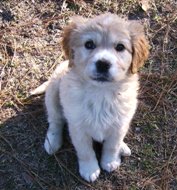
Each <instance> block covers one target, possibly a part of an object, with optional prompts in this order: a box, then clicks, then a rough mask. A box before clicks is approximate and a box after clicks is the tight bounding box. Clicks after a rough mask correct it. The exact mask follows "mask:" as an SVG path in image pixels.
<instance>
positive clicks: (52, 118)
mask: <svg viewBox="0 0 177 190" xmlns="http://www.w3.org/2000/svg"><path fill="white" fill-rule="evenodd" d="M58 85H59V81H57V80H56V81H51V83H50V84H49V86H48V88H47V91H46V95H45V105H46V108H47V113H48V122H49V128H48V131H47V135H46V138H45V143H44V147H45V150H46V152H47V153H48V154H54V153H55V152H56V151H57V150H58V149H59V148H60V147H61V146H62V141H63V138H62V130H63V126H64V119H63V115H62V108H61V105H60V99H59V87H58Z"/></svg>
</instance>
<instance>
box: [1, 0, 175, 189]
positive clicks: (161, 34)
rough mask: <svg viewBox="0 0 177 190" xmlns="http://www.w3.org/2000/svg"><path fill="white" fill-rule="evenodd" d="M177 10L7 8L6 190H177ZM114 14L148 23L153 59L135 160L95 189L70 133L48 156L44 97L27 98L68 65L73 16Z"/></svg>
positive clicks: (92, 4)
mask: <svg viewBox="0 0 177 190" xmlns="http://www.w3.org/2000/svg"><path fill="white" fill-rule="evenodd" d="M176 7H177V4H176V2H175V1H174V0H163V1H159V0H157V1H151V3H150V9H149V10H148V11H147V12H145V11H143V10H142V8H141V3H139V1H136V0H132V1H130V0H126V1H109V0H106V1H103V0H95V1H76V0H70V1H66V0H65V1H54V0H37V1H29V0H26V1H22V0H17V1H12V0H7V1H1V2H0V30H1V31H0V70H1V72H0V74H1V75H0V97H1V98H0V121H1V123H0V143H1V146H0V163H1V164H0V189H14V190H17V189H18V190H19V189H37V190H39V189H49V190H56V189H57V190H58V189H77V190H79V189H82V190H84V189H100V190H104V189H105V190H108V189H115V190H119V189H122V190H126V189H129V190H136V189H147V190H149V189H152V190H155V189H157V190H160V189H162V190H169V189H170V190H171V189H173V190H175V189H177V170H176V168H177V147H176V145H177V140H176V134H177V46H176V40H177V35H176V28H177V12H176ZM108 11H109V12H113V13H116V14H123V15H127V16H128V17H129V18H130V19H141V20H142V22H143V23H144V26H145V29H146V34H147V36H148V38H149V41H150V45H151V55H150V58H149V60H148V62H147V64H146V65H145V67H144V69H143V70H142V71H141V90H140V97H139V99H140V103H139V107H138V110H137V113H136V116H135V118H134V120H133V122H132V128H131V130H130V132H129V134H128V136H127V138H126V142H128V144H129V145H130V147H131V149H132V152H133V154H132V156H131V157H130V158H126V159H124V160H123V164H122V166H121V168H120V170H118V171H116V172H113V173H112V174H107V173H106V172H102V173H101V176H100V178H99V179H98V180H97V181H96V182H95V183H93V184H88V183H87V182H85V181H83V180H82V179H81V178H80V176H79V174H78V166H77V159H76V155H75V151H74V148H73V146H72V145H71V143H70V138H69V136H68V133H67V129H66V131H65V135H64V137H65V144H64V146H63V147H62V149H61V150H60V151H59V152H58V153H57V154H56V155H55V156H51V157H50V156H48V155H47V154H46V153H45V151H44V149H43V140H44V137H45V132H46V128H47V122H46V117H45V110H44V107H43V96H40V97H34V98H30V97H28V96H29V91H30V90H31V89H34V88H35V87H37V86H38V85H39V84H41V83H42V82H43V81H45V80H47V78H48V76H49V75H50V74H51V72H52V71H53V69H54V68H55V66H56V65H57V64H58V63H60V61H61V60H63V59H64V57H63V54H62V52H61V46H60V40H61V32H62V28H63V26H65V24H66V23H67V22H68V20H69V18H70V17H71V16H73V15H75V14H80V15H83V16H85V17H92V16H94V15H98V14H100V13H103V12H108ZM96 149H97V152H98V157H99V156H100V149H101V147H100V146H99V145H96Z"/></svg>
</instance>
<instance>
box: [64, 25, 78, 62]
mask: <svg viewBox="0 0 177 190" xmlns="http://www.w3.org/2000/svg"><path fill="white" fill-rule="evenodd" d="M74 29H76V24H75V23H73V22H71V23H70V24H69V25H68V26H66V27H65V28H64V31H63V35H62V41H61V44H62V49H63V51H64V53H65V56H66V59H70V58H71V48H70V37H71V33H72V31H73V30H74Z"/></svg>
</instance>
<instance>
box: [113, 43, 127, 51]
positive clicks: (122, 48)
mask: <svg viewBox="0 0 177 190" xmlns="http://www.w3.org/2000/svg"><path fill="white" fill-rule="evenodd" d="M115 49H116V51H123V50H124V49H125V46H124V45H123V44H117V46H116V48H115Z"/></svg>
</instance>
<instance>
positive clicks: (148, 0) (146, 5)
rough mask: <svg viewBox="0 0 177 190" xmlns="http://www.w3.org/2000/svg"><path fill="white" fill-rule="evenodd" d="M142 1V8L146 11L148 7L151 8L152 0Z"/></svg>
mask: <svg viewBox="0 0 177 190" xmlns="http://www.w3.org/2000/svg"><path fill="white" fill-rule="evenodd" d="M140 3H141V8H142V9H143V10H144V11H145V12H147V11H148V9H150V0H141V1H140Z"/></svg>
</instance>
